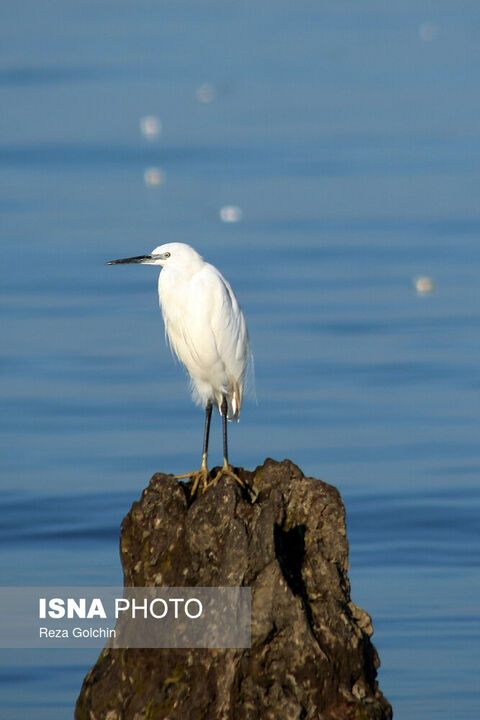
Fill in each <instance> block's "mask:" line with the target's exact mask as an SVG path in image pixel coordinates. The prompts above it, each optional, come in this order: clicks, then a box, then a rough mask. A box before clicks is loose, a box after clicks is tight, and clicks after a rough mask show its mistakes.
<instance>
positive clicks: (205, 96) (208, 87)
mask: <svg viewBox="0 0 480 720" xmlns="http://www.w3.org/2000/svg"><path fill="white" fill-rule="evenodd" d="M195 94H196V96H197V100H198V102H201V103H205V104H207V103H211V102H213V101H214V100H215V98H216V97H217V91H216V90H215V86H214V85H212V84H211V83H208V82H206V83H202V84H201V85H199V86H198V87H197V90H196V93H195Z"/></svg>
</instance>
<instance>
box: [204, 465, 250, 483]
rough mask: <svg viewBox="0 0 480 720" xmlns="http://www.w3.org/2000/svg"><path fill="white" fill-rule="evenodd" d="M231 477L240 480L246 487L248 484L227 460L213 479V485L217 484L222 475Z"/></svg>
mask: <svg viewBox="0 0 480 720" xmlns="http://www.w3.org/2000/svg"><path fill="white" fill-rule="evenodd" d="M225 476H226V477H231V478H233V479H234V480H236V481H237V482H238V484H239V485H240V487H242V488H245V487H247V484H246V483H245V482H244V480H242V478H241V477H240V476H239V475H237V473H236V472H235V471H234V469H233V467H232V466H231V465H229V464H228V463H227V462H224V463H223V466H222V467H221V468H220V470H219V471H218V472H217V474H216V475H215V477H214V478H213V480H212V485H216V484H217V483H218V481H219V480H220V478H221V477H225Z"/></svg>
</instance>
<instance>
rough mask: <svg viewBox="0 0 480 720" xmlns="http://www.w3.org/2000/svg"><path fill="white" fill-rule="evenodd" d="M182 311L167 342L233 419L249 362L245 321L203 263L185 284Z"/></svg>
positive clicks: (228, 292)
mask: <svg viewBox="0 0 480 720" xmlns="http://www.w3.org/2000/svg"><path fill="white" fill-rule="evenodd" d="M186 294H187V295H188V297H186V298H185V300H186V303H185V310H184V312H183V313H182V318H181V321H180V322H179V323H178V325H177V332H176V334H175V337H174V338H172V337H171V335H170V333H169V337H170V342H171V344H172V347H173V349H174V351H175V353H176V354H177V355H178V357H179V359H180V360H181V361H182V362H183V364H184V365H185V367H186V369H187V371H188V373H189V374H190V376H191V378H192V381H193V384H194V385H197V384H198V385H201V383H210V384H211V385H212V387H213V388H214V390H215V392H216V402H217V405H219V404H220V402H221V399H222V394H226V395H227V398H228V400H229V415H230V416H232V417H235V418H237V417H238V413H239V412H240V407H241V404H242V395H243V386H244V381H245V373H246V369H247V363H248V359H249V354H250V351H249V344H248V333H247V327H246V323H245V318H244V317H243V313H242V311H241V309H240V307H239V305H238V302H237V299H236V297H235V295H234V293H233V291H232V289H231V287H230V285H229V283H228V282H227V281H226V280H225V278H224V277H223V276H222V275H221V273H220V272H219V271H218V270H217V269H216V268H215V267H214V266H213V265H209V264H208V263H206V264H205V265H204V266H203V268H202V269H201V270H200V271H199V272H198V273H196V274H195V275H194V276H193V278H192V279H191V280H190V282H189V284H188V292H187V293H186Z"/></svg>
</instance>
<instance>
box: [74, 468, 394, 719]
mask: <svg viewBox="0 0 480 720" xmlns="http://www.w3.org/2000/svg"><path fill="white" fill-rule="evenodd" d="M238 472H239V474H240V475H241V477H242V478H244V479H245V480H246V481H247V482H248V483H249V484H250V485H251V486H252V487H254V488H255V491H256V493H258V494H257V497H256V499H255V500H254V501H253V500H252V499H251V498H250V499H249V498H248V497H247V496H246V495H245V494H244V492H243V491H242V490H241V488H240V487H239V485H238V484H236V483H235V481H234V480H232V479H231V478H222V479H221V480H220V481H219V482H218V484H217V485H216V486H211V487H209V488H208V489H207V491H206V492H205V493H204V494H202V495H200V496H199V497H197V499H195V501H194V502H190V500H189V484H188V483H181V482H178V481H177V480H175V479H174V478H173V477H172V476H171V475H162V474H160V473H157V474H156V475H154V476H153V477H152V479H151V482H150V485H149V487H148V488H146V490H144V492H143V495H142V498H141V500H140V501H139V502H135V503H134V504H133V506H132V509H131V510H130V512H129V513H128V515H127V516H126V517H125V519H124V521H123V524H122V531H121V543H120V546H121V559H122V564H123V569H124V575H125V585H127V586H144V585H160V586H162V585H163V586H216V585H228V586H238V585H242V586H249V587H251V589H252V646H251V648H250V649H248V650H178V649H176V650H163V649H159V650H133V649H128V650H103V651H102V653H101V654H100V657H99V659H98V661H97V663H96V665H95V666H94V667H93V669H92V670H91V671H90V672H89V673H88V675H87V676H86V678H85V680H84V683H83V687H82V690H81V693H80V697H79V699H78V702H77V707H76V712H75V718H76V720H87V719H88V720H130V719H131V720H142V719H145V720H146V719H147V718H148V719H150V718H151V719H154V718H163V719H165V720H167V718H168V720H207V719H208V720H213V719H215V720H256V719H257V718H259V719H261V720H264V719H265V720H267V718H268V720H284V719H285V720H287V719H288V720H301V719H306V718H315V719H319V720H320V719H324V720H334V719H335V720H350V719H352V720H353V718H355V720H367V719H368V718H375V720H383V719H388V718H391V717H392V711H391V708H390V705H389V704H388V702H387V701H386V699H385V698H384V697H383V695H382V694H381V692H380V690H379V689H378V686H377V682H376V680H375V676H376V668H377V667H378V665H379V661H378V657H377V653H376V651H375V648H374V647H373V645H372V644H371V642H370V635H371V634H372V625H371V620H370V617H369V616H368V615H367V613H366V612H365V611H364V610H361V609H360V608H358V607H357V606H356V605H355V604H354V603H353V602H352V601H351V599H350V584H349V581H348V578H347V569H348V544H347V539H346V533H345V518H344V508H343V503H342V500H341V498H340V495H339V493H338V491H337V490H336V489H335V488H334V487H332V486H330V485H327V484H326V483H324V482H322V481H320V480H316V479H313V478H306V477H304V476H303V474H302V472H301V470H300V469H299V468H298V467H297V466H296V465H294V464H293V463H291V462H290V461H289V460H284V461H283V462H281V463H278V462H275V461H274V460H266V461H265V464H264V465H263V466H260V467H258V468H257V470H256V471H255V472H253V473H250V472H247V471H244V470H241V469H240V470H239V471H238Z"/></svg>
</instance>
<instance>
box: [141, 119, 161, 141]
mask: <svg viewBox="0 0 480 720" xmlns="http://www.w3.org/2000/svg"><path fill="white" fill-rule="evenodd" d="M140 131H141V133H142V135H143V136H144V137H145V138H147V140H155V138H157V137H158V136H159V135H160V133H161V132H162V121H161V120H160V118H158V117H157V116H156V115H145V116H144V117H142V118H140Z"/></svg>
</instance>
